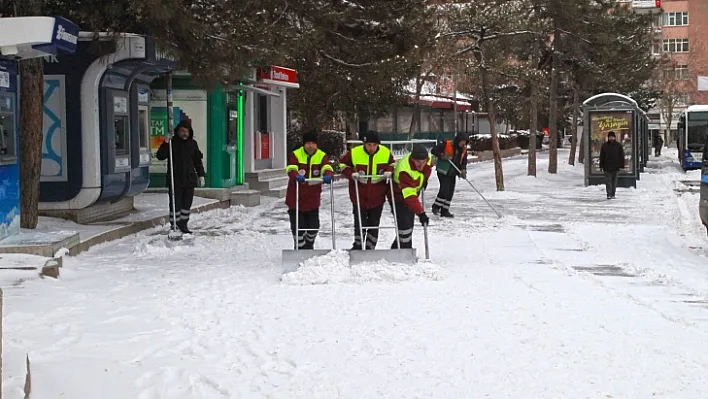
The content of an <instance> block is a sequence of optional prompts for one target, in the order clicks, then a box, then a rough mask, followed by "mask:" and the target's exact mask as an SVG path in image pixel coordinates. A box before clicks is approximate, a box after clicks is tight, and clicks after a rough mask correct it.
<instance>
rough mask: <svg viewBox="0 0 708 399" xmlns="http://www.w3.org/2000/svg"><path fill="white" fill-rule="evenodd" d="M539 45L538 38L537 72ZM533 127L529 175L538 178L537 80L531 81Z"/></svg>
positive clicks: (534, 64) (534, 58) (533, 57)
mask: <svg viewBox="0 0 708 399" xmlns="http://www.w3.org/2000/svg"><path fill="white" fill-rule="evenodd" d="M538 53H539V44H538V38H534V41H533V54H532V55H531V67H532V68H533V69H534V70H535V69H536V68H537V67H538ZM530 112H531V125H530V126H529V159H528V171H527V175H529V176H536V132H537V131H538V82H537V81H536V78H535V77H534V78H532V79H531V111H530Z"/></svg>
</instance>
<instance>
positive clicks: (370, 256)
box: [349, 175, 417, 265]
mask: <svg viewBox="0 0 708 399" xmlns="http://www.w3.org/2000/svg"><path fill="white" fill-rule="evenodd" d="M359 177H360V178H362V179H369V178H375V177H378V178H381V176H374V175H360V176H359ZM372 184H376V183H372ZM388 184H389V186H390V187H391V198H394V196H393V179H388ZM354 191H355V193H356V208H357V212H358V213H359V237H361V250H352V251H349V264H350V265H354V264H357V263H363V262H377V261H381V260H385V261H387V262H391V263H406V264H413V263H416V261H417V259H416V253H415V248H401V242H400V241H399V240H398V218H397V217H396V216H397V215H396V206H395V205H394V206H393V226H363V223H362V218H361V200H360V198H359V182H356V183H355V184H354ZM368 229H379V230H381V229H394V230H395V232H396V244H397V245H398V248H397V249H369V250H367V249H366V236H365V235H364V230H368Z"/></svg>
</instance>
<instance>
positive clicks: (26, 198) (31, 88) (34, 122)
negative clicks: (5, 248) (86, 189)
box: [19, 58, 44, 229]
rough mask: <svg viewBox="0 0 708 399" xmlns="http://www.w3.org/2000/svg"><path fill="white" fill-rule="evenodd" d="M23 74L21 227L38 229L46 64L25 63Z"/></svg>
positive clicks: (21, 70) (21, 79)
mask: <svg viewBox="0 0 708 399" xmlns="http://www.w3.org/2000/svg"><path fill="white" fill-rule="evenodd" d="M19 72H20V98H21V102H20V154H21V155H22V156H20V225H21V227H23V228H25V229H35V228H37V222H38V221H39V179H40V175H41V171H42V141H43V123H44V115H43V111H42V106H43V105H44V104H43V99H44V64H43V63H42V59H41V58H35V59H29V60H22V61H20V65H19Z"/></svg>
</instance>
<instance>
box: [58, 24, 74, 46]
mask: <svg viewBox="0 0 708 399" xmlns="http://www.w3.org/2000/svg"><path fill="white" fill-rule="evenodd" d="M57 40H63V41H65V42H69V43H71V44H76V43H77V42H78V41H79V37H78V36H76V35H72V34H71V33H69V32H67V31H66V29H64V27H63V26H62V25H59V26H58V27H57Z"/></svg>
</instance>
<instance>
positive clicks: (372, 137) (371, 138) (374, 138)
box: [364, 132, 381, 144]
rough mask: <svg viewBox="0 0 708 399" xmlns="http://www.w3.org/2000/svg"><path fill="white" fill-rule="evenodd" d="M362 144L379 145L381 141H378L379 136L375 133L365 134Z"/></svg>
mask: <svg viewBox="0 0 708 399" xmlns="http://www.w3.org/2000/svg"><path fill="white" fill-rule="evenodd" d="M364 143H376V144H381V140H380V139H379V135H378V134H377V133H376V132H367V133H366V136H365V137H364Z"/></svg>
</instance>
